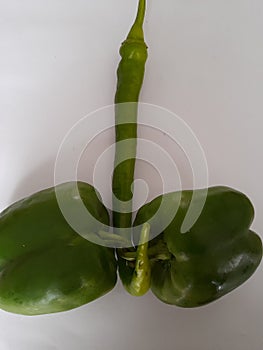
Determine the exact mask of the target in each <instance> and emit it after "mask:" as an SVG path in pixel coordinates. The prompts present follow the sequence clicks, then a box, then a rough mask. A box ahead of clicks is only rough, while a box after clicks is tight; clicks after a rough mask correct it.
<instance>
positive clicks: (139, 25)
mask: <svg viewBox="0 0 263 350" xmlns="http://www.w3.org/2000/svg"><path fill="white" fill-rule="evenodd" d="M145 9H146V0H139V4H138V10H137V15H136V18H135V21H134V24H133V26H132V27H131V30H130V32H129V34H128V36H127V39H133V40H143V39H144V34H143V22H144V17H145Z"/></svg>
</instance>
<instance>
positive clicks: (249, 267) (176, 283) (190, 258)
mask: <svg viewBox="0 0 263 350" xmlns="http://www.w3.org/2000/svg"><path fill="white" fill-rule="evenodd" d="M197 193H198V198H200V200H201V199H203V197H204V196H206V191H204V190H197ZM164 196H165V197H166V200H167V203H166V204H167V206H166V208H164V210H163V212H162V214H161V215H160V216H161V217H162V219H163V220H165V218H166V216H167V212H168V211H169V212H171V210H172V208H173V207H175V206H176V205H177V204H178V201H179V200H180V194H179V193H177V192H175V193H168V194H165V195H164ZM162 197H163V196H160V197H158V198H156V199H154V200H153V201H152V202H150V203H148V204H146V205H145V206H143V207H142V208H141V209H140V210H139V212H138V214H137V217H136V220H135V225H138V224H141V223H142V222H145V221H147V220H149V219H150V218H151V217H152V216H153V215H154V213H155V212H156V210H157V209H158V207H159V205H160V203H161V199H162ZM191 197H192V191H183V192H182V197H181V200H180V205H179V209H178V211H177V213H176V215H175V216H174V219H173V220H172V222H171V223H170V224H169V225H168V227H167V228H166V229H165V230H164V232H162V233H161V234H160V235H159V236H158V237H157V238H155V239H154V240H153V241H152V242H151V245H152V246H154V245H157V246H158V244H160V242H162V244H164V245H165V246H166V248H167V254H166V256H167V257H166V258H165V259H164V260H158V259H154V260H153V263H152V269H151V275H152V280H151V289H152V291H153V293H154V294H155V295H156V296H157V298H159V299H160V300H162V301H163V302H165V303H168V304H173V305H177V306H181V307H197V306H201V305H204V304H207V303H209V302H212V301H214V300H216V299H218V298H220V297H222V296H223V295H225V294H226V293H228V292H230V291H231V290H233V289H235V288H237V287H238V286H239V285H241V284H242V283H243V282H245V281H246V280H247V279H248V278H249V277H250V276H251V275H252V274H253V273H254V271H255V270H256V268H257V267H258V265H259V263H260V261H261V257H262V243H261V240H260V238H259V236H258V235H256V234H255V233H254V232H253V231H251V230H250V229H249V227H250V225H251V223H252V221H253V217H254V210H253V206H252V204H251V202H250V201H249V199H248V198H247V197H246V196H245V195H244V194H242V193H240V192H238V191H235V190H233V189H231V188H228V187H212V188H209V189H208V193H207V198H206V201H205V205H204V207H203V210H202V212H201V215H200V216H199V218H198V219H197V221H196V222H195V224H194V225H193V226H192V228H191V229H190V230H189V231H188V232H186V233H181V231H180V229H181V225H182V222H183V219H184V217H185V215H186V213H187V210H188V208H189V204H190V201H191ZM159 224H160V222H159V223H158V222H156V223H155V225H153V226H152V227H154V228H155V230H156V232H157V231H158V226H159ZM156 232H155V233H156ZM150 249H151V248H150Z"/></svg>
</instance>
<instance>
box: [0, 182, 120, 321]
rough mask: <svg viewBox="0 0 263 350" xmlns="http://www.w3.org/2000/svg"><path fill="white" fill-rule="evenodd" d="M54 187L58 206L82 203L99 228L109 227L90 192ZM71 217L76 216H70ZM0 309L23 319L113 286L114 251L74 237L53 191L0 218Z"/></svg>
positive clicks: (93, 229)
mask: <svg viewBox="0 0 263 350" xmlns="http://www.w3.org/2000/svg"><path fill="white" fill-rule="evenodd" d="M74 186H75V183H65V184H62V185H60V186H58V187H57V188H56V191H58V192H59V194H60V197H61V198H63V199H64V204H66V203H67V202H69V205H71V202H72V200H73V201H77V202H78V201H81V200H82V201H83V203H84V204H85V206H86V208H87V209H88V210H89V212H90V213H91V214H92V215H93V216H94V217H95V218H96V219H97V220H98V221H100V222H101V223H102V224H101V225H99V224H98V227H95V226H94V225H92V226H91V227H86V229H87V232H94V233H96V232H98V231H99V230H100V228H101V227H103V224H108V223H109V216H108V213H107V210H106V209H105V207H104V206H103V205H102V204H101V202H100V201H99V199H98V197H97V194H96V192H95V190H94V188H93V187H92V186H90V185H88V184H85V183H81V182H79V183H78V189H79V193H80V197H76V196H75V193H74ZM76 215H77V213H76ZM0 272H1V274H0V308H2V309H4V310H7V311H10V312H15V313H19V314H24V315H38V314H44V313H53V312H59V311H65V310H69V309H72V308H75V307H78V306H80V305H83V304H86V303H88V302H89V301H91V300H94V299H96V298H98V297H100V296H102V295H103V294H105V293H107V292H108V291H110V290H111V289H112V288H113V287H114V285H115V283H116V260H115V256H114V250H113V249H110V248H107V247H104V246H101V245H97V244H94V243H92V242H90V241H88V240H86V239H84V238H82V237H81V236H80V235H78V234H77V233H76V232H75V231H74V230H73V229H72V228H71V227H70V226H69V224H68V223H67V222H66V220H65V218H64V217H63V215H62V213H61V211H60V208H59V206H58V203H57V199H56V193H55V189H54V188H50V189H46V190H43V191H40V192H38V193H35V194H33V195H32V196H30V197H28V198H26V199H23V200H21V201H19V202H17V203H15V204H13V205H11V206H10V207H9V208H8V209H6V210H5V211H3V212H2V214H1V215H0Z"/></svg>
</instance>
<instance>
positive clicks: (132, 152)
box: [112, 0, 147, 238]
mask: <svg viewBox="0 0 263 350" xmlns="http://www.w3.org/2000/svg"><path fill="white" fill-rule="evenodd" d="M144 13H145V0H140V1H139V6H138V13H137V17H136V19H135V22H134V24H133V26H132V28H131V30H130V32H129V34H128V36H127V39H126V40H125V41H124V42H123V44H122V46H121V48H120V55H121V57H122V59H121V61H120V64H119V67H118V70H117V78H118V81H117V91H116V95H115V120H116V127H115V132H116V144H115V147H116V148H115V161H114V173H113V180H112V191H113V226H115V227H120V228H129V227H131V226H132V184H133V177H134V167H135V158H136V138H137V125H136V122H137V108H138V106H137V102H138V98H139V94H140V90H141V86H142V82H143V77H144V67H145V62H146V59H147V46H146V44H145V42H144V35H143V29H142V26H143V20H144ZM124 140H126V142H121V141H124ZM127 141H128V142H127ZM123 157H126V158H127V160H125V161H123V162H122V159H123ZM115 196H116V198H115ZM116 199H117V200H116ZM119 201H120V202H119ZM125 202H126V203H125ZM126 238H130V237H126Z"/></svg>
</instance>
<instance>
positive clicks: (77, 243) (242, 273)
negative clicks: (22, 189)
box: [0, 0, 262, 315]
mask: <svg viewBox="0 0 263 350" xmlns="http://www.w3.org/2000/svg"><path fill="white" fill-rule="evenodd" d="M144 13H145V1H144V0H140V1H139V8H138V13H137V17H136V20H135V23H134V25H133V26H132V28H131V30H130V32H129V34H128V37H127V39H126V40H125V41H124V43H123V44H122V47H121V49H120V54H121V56H122V60H121V62H120V64H119V68H118V72H117V75H118V83H117V91H116V95H115V104H116V114H115V115H116V152H115V169H114V174H113V181H112V183H113V212H112V213H111V214H109V212H108V211H107V209H106V208H105V206H104V205H103V203H102V202H101V199H100V198H99V197H98V194H97V191H95V189H94V188H93V187H92V186H91V185H89V184H87V183H83V182H78V183H77V187H78V190H79V195H78V196H76V195H75V191H74V189H75V183H73V182H69V183H65V184H61V185H59V186H57V187H56V188H54V187H53V188H49V189H46V190H43V191H40V192H38V193H35V194H33V195H32V196H30V197H28V198H25V199H23V200H20V201H18V202H16V203H15V204H13V205H11V206H10V207H9V208H7V209H6V210H4V211H3V212H2V213H1V214H0V308H2V309H3V310H6V311H9V312H13V313H18V314H24V315H39V314H47V313H54V312H61V311H66V310H70V309H73V308H76V307H79V306H81V305H84V304H86V303H88V302H90V301H92V300H94V299H96V298H98V297H100V296H102V295H104V294H105V293H107V292H109V291H110V290H112V289H113V287H114V286H115V284H116V281H117V270H118V272H119V276H120V278H121V280H122V282H123V285H124V287H125V288H126V289H127V291H128V292H130V293H131V294H132V295H137V296H140V295H143V294H144V293H146V292H147V291H148V289H149V288H150V289H151V290H152V292H153V293H154V294H155V295H156V297H157V298H159V299H160V300H162V301H163V302H165V303H168V304H172V305H177V306H181V307H197V306H201V305H204V304H207V303H209V302H211V301H213V300H216V299H218V298H220V297H221V296H223V295H225V294H226V293H228V292H230V291H231V290H233V289H234V288H236V287H238V286H239V285H241V284H242V283H243V282H244V281H246V280H247V279H248V278H249V277H250V276H251V275H252V274H253V272H254V271H255V270H256V268H257V267H258V265H259V264H260V261H261V258H262V243H261V240H260V238H259V236H258V235H257V234H255V233H254V232H253V231H251V230H250V225H251V223H252V221H253V217H254V210H253V206H252V204H251V202H250V201H249V199H248V198H247V197H246V196H245V195H244V194H242V193H241V192H238V191H236V190H234V189H231V188H228V187H222V186H218V187H212V188H209V189H203V190H202V189H200V190H195V200H196V201H197V203H198V201H200V203H201V202H202V203H204V206H203V209H202V211H201V214H200V215H199V216H198V218H197V220H196V221H195V223H194V224H193V225H192V226H191V227H190V228H189V230H188V231H187V232H185V233H182V232H181V227H182V223H183V221H184V219H185V217H186V214H187V212H188V210H189V206H190V203H191V199H192V197H193V191H190V190H189V191H182V192H173V193H167V194H163V195H161V196H159V197H157V198H155V199H154V200H153V201H151V202H150V203H147V204H145V205H144V206H143V207H141V208H140V209H139V211H138V212H137V215H136V217H135V220H134V222H133V223H132V201H131V200H132V192H131V186H132V183H133V179H134V166H135V159H136V137H137V125H136V123H137V104H136V103H137V102H138V99H139V93H140V89H141V85H142V82H143V76H144V66H145V62H146V59H147V47H146V45H145V43H144V38H143V29H142V25H143V20H144ZM127 102H128V104H127ZM130 102H132V104H130ZM127 118H128V119H127ZM127 120H128V122H127ZM123 140H129V141H130V142H129V143H127V146H126V148H125V143H124V144H123V143H122V144H121V143H120V141H123ZM123 145H124V146H123ZM125 153H128V154H129V156H130V157H129V159H128V160H125V161H123V162H121V161H120V160H121V159H122V156H123V154H125ZM57 193H59V196H60V199H61V198H62V199H63V201H64V204H65V205H66V206H67V203H68V206H69V210H70V209H71V207H70V206H71V205H72V201H73V202H74V201H75V202H83V203H84V205H85V207H86V208H87V210H88V211H89V212H90V214H91V215H92V216H93V217H94V218H95V219H96V221H92V222H91V223H90V225H89V224H85V225H86V226H85V229H86V233H87V237H86V238H87V239H86V238H85V237H82V236H81V235H79V234H78V233H77V232H75V231H74V229H73V228H72V227H71V226H70V224H69V223H68V222H67V221H66V219H65V217H64V216H63V214H62V212H61V210H60V207H59V204H58V201H57V197H56V195H57ZM161 203H164V205H161ZM158 210H159V212H158V218H157V217H156V218H155V214H156V212H157V211H158ZM111 221H112V222H113V226H114V227H116V228H119V229H120V230H121V229H122V228H123V229H127V228H130V236H129V237H127V234H125V235H126V236H125V237H120V242H122V239H123V240H126V242H127V243H126V244H125V245H124V246H121V244H120V242H118V244H117V241H118V237H117V235H116V234H114V233H113V234H112V233H108V232H105V227H110V223H111ZM149 221H150V222H151V224H149V223H148V222H149ZM94 222H96V224H94ZM166 222H168V224H167V225H163V223H166ZM132 226H133V227H132ZM138 227H142V229H140V231H138V230H137V228H138ZM102 230H104V232H103V234H102V233H101V232H102ZM113 230H114V228H113ZM125 232H127V231H125ZM128 232H129V231H128ZM89 234H90V235H91V236H92V237H94V236H95V237H97V238H98V241H97V243H95V242H96V241H94V239H92V240H89V239H88V238H89ZM131 237H133V238H134V241H135V240H136V241H137V242H138V245H137V246H134V245H133V244H132V238H131ZM114 241H115V243H116V245H115V244H114ZM100 242H101V243H102V244H100ZM103 242H108V243H109V242H112V245H109V244H108V247H107V246H106V245H107V244H103ZM111 247H112V248H111ZM114 247H116V249H115V248H114Z"/></svg>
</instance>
